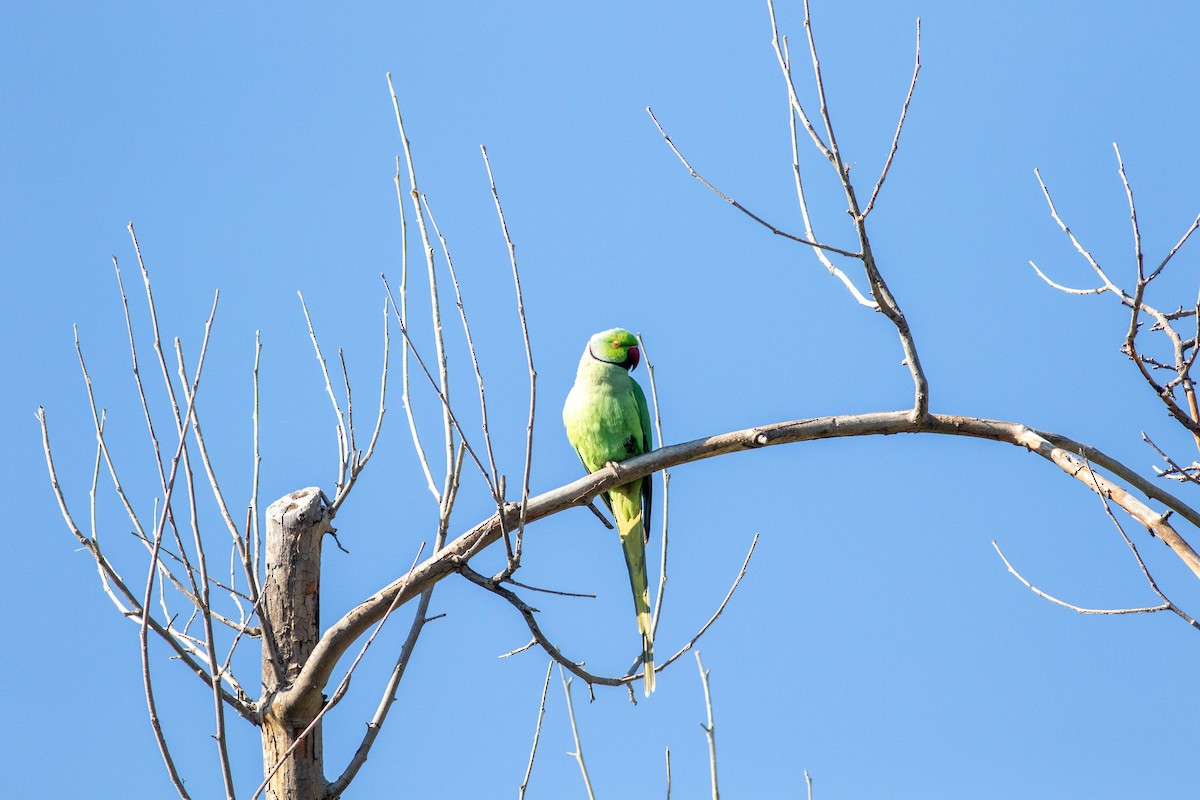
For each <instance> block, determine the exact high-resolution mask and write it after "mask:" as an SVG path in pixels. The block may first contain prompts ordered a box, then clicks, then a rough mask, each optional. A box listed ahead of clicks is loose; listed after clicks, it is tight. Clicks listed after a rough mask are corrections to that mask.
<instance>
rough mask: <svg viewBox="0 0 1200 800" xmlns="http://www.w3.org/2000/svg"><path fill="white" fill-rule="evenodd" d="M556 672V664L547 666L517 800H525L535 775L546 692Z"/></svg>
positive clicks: (552, 663) (551, 663)
mask: <svg viewBox="0 0 1200 800" xmlns="http://www.w3.org/2000/svg"><path fill="white" fill-rule="evenodd" d="M553 671H554V662H553V661H551V662H550V663H548V664H546V680H545V682H544V683H543V684H542V700H541V703H540V704H539V705H538V715H537V725H535V726H534V728H533V746H532V747H530V748H529V765H528V766H527V767H525V777H524V779H522V781H521V786H520V788H518V789H517V800H525V790H526V788H528V787H529V776H530V775H532V774H533V758H534V756H536V755H537V748H538V740H539V739H541V738H542V718H543V717H544V716H545V715H546V692H547V691H548V690H549V689H550V673H551V672H553Z"/></svg>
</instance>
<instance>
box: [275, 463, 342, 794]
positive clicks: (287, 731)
mask: <svg viewBox="0 0 1200 800" xmlns="http://www.w3.org/2000/svg"><path fill="white" fill-rule="evenodd" d="M330 530H331V528H330V524H329V514H328V510H327V509H326V506H325V501H324V497H323V495H322V494H321V490H320V489H318V488H316V487H310V488H307V489H301V490H299V491H296V492H292V493H291V494H289V495H286V496H284V497H281V498H280V499H279V500H276V501H275V502H274V503H272V504H271V505H270V507H269V508H268V509H267V547H266V574H265V576H264V580H263V590H262V614H263V616H265V617H266V618H267V619H268V621H269V623H270V625H269V629H270V630H271V631H272V632H273V633H274V642H273V643H272V642H266V641H264V642H263V654H262V675H263V679H262V680H263V702H262V704H261V708H262V710H263V716H262V746H263V770H264V773H263V774H264V778H267V777H269V778H270V782H269V783H268V785H267V790H266V794H265V797H267V798H268V800H319V798H323V797H324V796H325V790H326V780H325V771H324V767H323V763H322V755H321V724H320V722H318V723H317V724H316V725H314V726H313V729H312V730H311V731H310V732H309V733H308V734H307V735H306V736H304V737H303V739H302V740H301V741H300V742H299V744H298V745H297V744H296V742H297V740H298V739H300V738H301V736H302V734H304V731H305V730H306V729H307V728H308V727H309V725H310V724H312V722H313V720H314V719H315V718H316V715H317V712H319V711H320V709H321V705H322V703H323V702H324V697H323V696H322V695H321V691H320V688H319V687H317V688H312V689H308V690H306V691H297V690H295V689H294V688H293V686H294V683H295V680H296V678H297V677H298V676H299V675H300V673H301V670H302V669H303V667H304V664H305V662H307V660H308V657H309V656H310V655H311V654H312V651H313V648H314V647H315V646H316V644H317V641H318V640H319V639H320V635H321V628H320V598H321V540H322V539H323V538H324V535H325V534H326V533H327V532H329V531H330ZM265 635H266V634H265V633H264V636H265ZM293 745H295V749H294V750H293V751H292V753H291V755H289V756H287V758H286V760H285V759H284V754H285V753H287V752H288V749H289V748H292V747H293ZM281 761H282V762H283V763H282V765H281V766H279V768H278V770H277V771H276V772H275V773H274V775H271V774H270V773H271V771H272V770H273V769H275V767H276V765H279V764H280V762H281Z"/></svg>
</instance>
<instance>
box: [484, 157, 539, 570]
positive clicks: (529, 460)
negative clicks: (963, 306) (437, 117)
mask: <svg viewBox="0 0 1200 800" xmlns="http://www.w3.org/2000/svg"><path fill="white" fill-rule="evenodd" d="M479 151H480V152H481V153H482V154H483V165H484V167H485V168H486V169H487V176H488V186H489V187H490V188H491V190H492V200H494V201H495V203H496V216H497V217H499V219H500V230H501V232H502V233H503V234H504V244H505V246H506V247H507V248H508V261H509V264H511V265H512V276H513V287H514V288H515V290H516V300H517V317H518V319H520V321H521V338H522V340H523V341H524V343H525V364H526V367H527V368H528V370H529V419H528V421H527V422H526V424H525V466H524V469H523V471H522V477H521V511H520V518H519V520H518V522H517V535H516V540H515V542H514V545H513V554H512V559H511V560H510V561H509V563H508V565H507V566H506V567H505V568H504V570H503V572H501V575H502V576H503V577H505V578H507V577H509V576H510V575H512V574H513V573H514V572H515V571H516V570H517V568H518V567H520V566H521V545H522V541H523V537H524V536H525V516H526V509H527V508H528V506H529V476H530V473H531V471H532V468H533V416H534V411H535V409H536V408H537V370H536V369H535V368H534V366H533V348H532V346H531V345H530V343H529V323H528V321H527V320H526V318H525V298H524V295H523V294H522V293H521V274H520V272H519V271H518V270H517V248H516V245H514V244H513V240H512V236H510V235H509V232H508V222H507V221H506V220H505V219H504V208H503V206H501V205H500V193H499V192H498V191H497V190H496V179H495V177H494V176H493V175H492V162H491V161H489V160H488V154H487V148H486V147H484V146H483V145H480V146H479Z"/></svg>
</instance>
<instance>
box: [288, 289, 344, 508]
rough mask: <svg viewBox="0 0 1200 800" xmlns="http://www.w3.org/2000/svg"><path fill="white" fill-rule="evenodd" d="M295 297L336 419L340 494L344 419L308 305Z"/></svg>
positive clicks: (302, 298) (342, 470)
mask: <svg viewBox="0 0 1200 800" xmlns="http://www.w3.org/2000/svg"><path fill="white" fill-rule="evenodd" d="M296 296H297V297H299V298H300V308H302V309H304V321H305V322H307V323H308V338H309V339H310V340H311V341H312V345H313V351H314V352H315V353H316V356H317V363H318V364H319V365H320V366H321V375H323V376H324V378H325V393H326V394H328V395H329V402H330V403H332V404H333V415H334V416H335V417H336V418H337V445H338V471H337V488H338V492H339V493H340V492H341V489H342V486H344V485H345V483H346V470H347V468H348V466H349V462H350V444H349V441H348V439H347V433H346V418H345V417H344V416H343V415H342V407H341V405H340V404H339V403H338V399H337V395H335V394H334V393H333V383H332V382H331V381H330V380H329V366H328V365H327V364H326V363H325V356H324V355H323V354H322V353H321V345H320V343H319V342H318V341H317V332H316V331H315V330H314V329H313V324H312V317H310V316H309V315H308V304H307V303H305V302H304V295H303V294H301V293H300V292H296Z"/></svg>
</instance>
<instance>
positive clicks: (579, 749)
mask: <svg viewBox="0 0 1200 800" xmlns="http://www.w3.org/2000/svg"><path fill="white" fill-rule="evenodd" d="M558 675H559V677H560V678H562V685H563V693H564V694H565V695H566V696H567V717H568V719H570V720H571V736H572V737H573V738H574V739H575V752H574V753H567V755H569V756H571V757H572V758H574V759H575V761H576V762H578V764H579V771H580V772H581V773H582V774H583V785H584V787H585V788H586V789H587V794H588V800H596V795H595V793H594V792H593V791H592V779H591V778H589V777H588V771H587V765H586V764H584V763H583V746H582V745H580V744H579V728H578V726H576V724H575V704H574V703H572V702H571V678H568V677H567V675H566V673H565V672H563V670H562V667H561V666H560V667H559V668H558Z"/></svg>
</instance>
